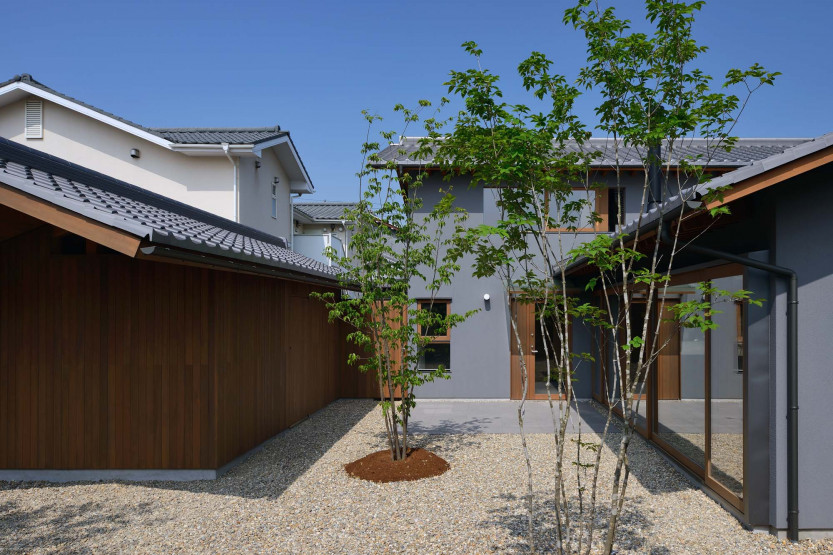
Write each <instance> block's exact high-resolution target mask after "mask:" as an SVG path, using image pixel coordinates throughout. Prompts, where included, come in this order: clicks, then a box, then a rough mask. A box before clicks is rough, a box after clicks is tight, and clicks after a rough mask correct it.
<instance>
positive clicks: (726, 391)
mask: <svg viewBox="0 0 833 555" xmlns="http://www.w3.org/2000/svg"><path fill="white" fill-rule="evenodd" d="M704 282H708V283H710V284H711V285H712V286H713V288H715V289H718V290H724V291H728V292H735V291H738V290H741V289H744V280H743V274H742V268H740V267H739V266H734V265H727V266H720V267H716V268H711V269H708V270H704V271H698V272H696V273H690V274H684V275H678V276H675V277H674V278H673V279H672V281H671V283H670V285H669V287H668V288H667V291H666V292H665V294H664V296H663V297H662V298H661V299H660V301H661V302H656V303H654V306H653V307H652V308H651V310H650V311H646V310H645V307H646V305H645V304H644V303H639V302H634V303H632V304H631V314H630V316H631V325H632V326H636V327H640V326H641V324H642V322H643V321H644V319H645V318H650V320H649V328H650V329H651V330H655V331H656V333H657V338H656V339H657V345H658V346H660V347H661V351H660V353H659V355H658V356H657V357H656V360H655V361H654V363H653V365H652V367H651V371H650V379H649V380H647V381H646V383H644V384H639V390H638V393H640V394H641V395H638V398H639V399H640V402H639V410H638V415H637V417H636V419H635V420H636V422H635V423H636V426H637V429H639V431H640V432H641V433H642V434H643V435H645V436H646V437H648V438H649V439H651V440H653V441H655V442H656V443H657V444H658V445H659V446H660V447H661V448H662V449H663V450H665V451H666V452H667V453H668V454H670V455H671V456H672V457H673V458H675V459H676V460H677V461H678V462H679V463H680V464H682V465H683V466H685V467H686V468H688V469H689V470H690V471H691V472H692V473H694V474H695V475H697V476H699V477H700V478H702V479H703V481H704V482H705V483H706V485H708V486H709V487H710V488H711V489H713V490H714V491H715V492H717V493H718V494H720V495H721V496H722V497H723V498H724V499H726V500H727V501H728V502H729V503H730V504H732V505H733V506H735V507H736V508H737V509H739V510H741V511H743V510H744V507H743V497H744V479H743V474H744V472H743V461H744V429H745V428H744V397H745V391H746V384H745V381H744V368H745V349H746V344H745V339H744V336H745V324H744V305H743V304H742V303H740V302H736V301H735V300H733V299H732V298H731V297H727V296H723V295H705V294H704V293H703V290H702V288H701V287H700V286H699V284H701V283H704ZM690 301H697V302H703V301H704V302H706V303H708V305H707V307H706V308H705V309H704V310H707V311H708V312H709V313H710V315H711V318H712V320H713V321H714V323H715V324H717V326H716V327H715V328H713V329H709V330H706V331H703V330H701V329H700V328H699V327H686V326H681V325H680V323H679V322H678V321H676V320H675V319H674V318H673V317H672V316H673V311H672V308H673V307H674V305H676V304H678V303H687V302H690ZM648 312H650V315H649V314H648ZM700 315H703V313H702V312H701V313H700ZM640 329H641V327H640ZM618 335H619V337H617V338H616V339H617V342H618V346H616V347H615V348H610V347H608V346H606V345H605V342H604V341H603V342H602V346H601V348H602V350H603V351H606V355H607V356H603V357H602V359H603V361H604V364H601V365H600V369H599V371H598V373H597V374H596V375H597V376H604V377H605V378H606V382H605V383H602V384H600V387H599V388H598V392H599V393H600V394H602V395H604V397H605V399H606V400H608V401H609V402H612V403H615V404H616V406H617V412H619V413H620V414H621V409H620V408H619V406H620V403H619V395H618V392H616V391H611V390H609V389H608V388H609V387H610V386H612V385H613V384H614V383H616V384H618V383H619V380H616V379H615V378H616V377H617V376H616V375H615V371H614V370H613V367H614V366H616V367H624V364H622V365H621V366H620V365H615V364H613V362H614V358H613V357H616V356H618V357H620V358H619V361H621V362H624V356H625V355H624V353H623V351H622V349H621V345H622V344H624V339H623V337H622V334H621V332H620V333H619V334H618ZM611 339H612V337H611ZM648 339H649V340H650V339H651V338H650V337H649V338H648Z"/></svg>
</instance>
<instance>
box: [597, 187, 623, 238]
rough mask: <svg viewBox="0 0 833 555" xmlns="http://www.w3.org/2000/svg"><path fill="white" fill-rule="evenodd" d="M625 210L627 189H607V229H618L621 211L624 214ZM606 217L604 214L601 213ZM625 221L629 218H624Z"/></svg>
mask: <svg viewBox="0 0 833 555" xmlns="http://www.w3.org/2000/svg"><path fill="white" fill-rule="evenodd" d="M624 210H625V189H622V188H618V189H608V190H607V218H606V219H607V231H616V225H617V224H618V223H619V215H620V213H622V214H624ZM600 216H602V218H603V219H604V215H602V214H600ZM623 223H625V224H626V223H627V220H625V219H623Z"/></svg>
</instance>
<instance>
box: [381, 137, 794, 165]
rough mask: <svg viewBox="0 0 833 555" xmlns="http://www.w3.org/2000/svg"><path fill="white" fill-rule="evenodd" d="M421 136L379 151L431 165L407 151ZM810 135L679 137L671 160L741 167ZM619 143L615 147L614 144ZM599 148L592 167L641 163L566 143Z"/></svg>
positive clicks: (610, 148) (627, 154) (620, 153)
mask: <svg viewBox="0 0 833 555" xmlns="http://www.w3.org/2000/svg"><path fill="white" fill-rule="evenodd" d="M422 139H423V138H421V137H402V139H401V140H400V142H399V143H398V144H392V145H389V146H387V147H386V148H384V149H383V150H382V151H381V152H379V156H380V157H381V158H382V160H384V161H390V160H395V161H397V162H398V163H400V164H401V165H403V166H421V165H430V164H431V163H432V162H433V157H431V158H429V159H425V160H414V159H411V158H410V155H411V154H412V153H414V152H415V151H416V150H417V149H418V148H419V146H420V144H419V143H420V141H421V140H422ZM809 140H810V139H809V138H798V139H789V138H784V139H739V140H738V141H737V143H736V144H735V146H734V148H733V149H732V150H731V151H730V152H726V151H725V150H723V149H721V148H717V144H716V143H715V142H714V141H710V140H707V139H682V140H680V141H679V143H678V144H677V145H676V147H675V148H676V152H674V153H673V155H672V156H671V160H670V162H671V164H672V165H676V164H679V163H680V161H681V160H683V159H685V160H688V161H689V162H692V163H699V164H707V165H709V166H712V167H732V168H734V167H740V166H746V165H747V164H751V163H753V162H756V161H758V160H762V159H764V158H768V157H770V156H774V155H776V154H780V153H782V152H784V151H785V150H786V149H788V148H791V147H794V146H796V145H799V144H801V143H805V142H807V141H809ZM617 146H618V148H617ZM579 150H583V151H584V152H596V151H599V152H601V156H600V157H598V158H597V159H596V161H595V162H594V163H593V166H594V167H597V168H605V167H611V166H614V165H615V162H616V160H618V161H619V166H626V167H634V166H637V167H641V166H642V160H643V159H644V153H641V152H640V151H639V150H638V149H636V148H633V147H626V146H623V145H622V143H621V142H619V143H618V144H617V141H614V140H613V139H604V138H592V139H590V140H589V141H588V142H587V143H585V144H584V145H583V146H581V147H580V146H579V145H577V144H571V145H568V146H567V147H566V151H567V152H578V151H579Z"/></svg>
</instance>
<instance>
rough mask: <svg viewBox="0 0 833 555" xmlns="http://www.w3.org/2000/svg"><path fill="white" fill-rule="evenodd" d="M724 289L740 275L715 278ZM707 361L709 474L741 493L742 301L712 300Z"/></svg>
mask: <svg viewBox="0 0 833 555" xmlns="http://www.w3.org/2000/svg"><path fill="white" fill-rule="evenodd" d="M713 285H714V287H715V288H717V289H722V290H725V291H738V290H740V289H742V288H743V279H742V277H741V276H732V277H727V278H722V279H715V280H714V281H713ZM712 306H713V308H714V316H713V318H714V321H715V323H716V324H717V328H715V329H713V330H711V339H710V344H709V347H710V348H709V351H710V363H711V368H710V369H711V380H710V381H711V457H710V461H711V477H712V478H714V479H715V480H717V481H718V482H720V483H721V484H722V485H724V486H725V487H726V488H727V489H728V490H729V491H731V492H732V493H734V494H735V495H737V496H738V497H742V496H743V325H742V321H743V304H742V303H737V302H735V301H733V300H731V299H715V300H714V301H713V303H712Z"/></svg>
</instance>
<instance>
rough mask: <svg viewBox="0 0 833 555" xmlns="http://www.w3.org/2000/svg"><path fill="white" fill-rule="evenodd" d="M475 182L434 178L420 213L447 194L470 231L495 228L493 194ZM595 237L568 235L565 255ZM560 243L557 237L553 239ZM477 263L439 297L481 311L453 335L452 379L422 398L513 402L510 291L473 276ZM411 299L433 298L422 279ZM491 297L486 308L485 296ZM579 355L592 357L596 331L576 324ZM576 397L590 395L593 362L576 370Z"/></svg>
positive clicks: (423, 192) (455, 307)
mask: <svg viewBox="0 0 833 555" xmlns="http://www.w3.org/2000/svg"><path fill="white" fill-rule="evenodd" d="M469 183H470V179H469V178H466V177H457V178H454V179H452V180H451V181H444V180H442V179H441V178H440V177H439V176H436V177H435V176H433V175H432V176H431V177H429V178H428V179H427V180H426V182H425V184H424V185H423V186H422V188H421V189H419V195H420V197H421V198H422V199H423V207H422V208H421V209H420V212H421V213H427V212H429V211H430V210H431V207H432V206H433V205H434V204H435V203H436V202H437V201H438V200H439V199H440V198H441V196H442V193H441V192H440V190H441V189H442V190H443V191H449V190H450V191H451V192H452V194H454V196H455V205H456V206H459V207H462V208H464V209H465V210H467V211H468V213H469V217H468V220H467V222H466V225H467V226H471V227H475V226H478V225H480V224H482V223H487V224H490V225H494V224H495V223H496V222H497V220H498V219H499V215H498V212H497V209H496V207H495V197H494V192H495V191H494V189H488V188H483V187H480V186H478V187H470V186H469ZM593 236H594V234H592V233H583V234H579V236H578V237H579V238H578V239H577V238H576V237H573V236H570V235H568V234H565V235H563V239H564V243H563V245H562V248H563V249H564V252H566V251H567V250H569V249H570V248H572V246H573V244H575V242H576V241H580V240H583V239H584V238H587V239H589V238H592V237H593ZM552 240H553V241H555V240H556V239H555V236H553V239H552ZM473 263H474V258H473V257H471V256H468V257H466V258H464V259H463V260H462V261H461V263H460V266H461V270H460V271H459V272H458V273H457V275H456V276H455V278H454V279H453V281H452V283H451V284H450V285H447V286H444V287H443V288H442V289H441V290H440V291H439V292H438V293H437V295H436V297H437V298H438V299H450V300H451V310H452V311H453V312H455V313H458V314H459V313H463V312H466V311H469V310H478V312H477V313H476V314H475V315H474V316H472V317H471V318H470V319H469V320H467V321H466V322H464V323H463V324H461V325H460V326H458V327H456V328H454V329H453V330H452V331H451V369H450V370H451V371H450V374H451V379H450V380H438V381H436V382H434V383H430V384H425V385H424V386H422V387H421V388H420V390H419V391H418V392H417V395H418V396H420V397H422V398H494V399H508V398H509V372H510V358H509V357H510V355H509V345H510V342H509V338H510V322H509V312H508V305H507V296H506V291H505V290H504V287H503V284H502V282H501V280H500V279H499V278H497V277H495V278H482V279H477V278H474V277H473V276H472V266H473ZM411 285H412V290H411V292H412V296H413V297H415V298H423V297H428V296H429V295H430V294H429V292H428V291H427V290H426V289H425V287H424V284H423V283H421V281H420V280H414V282H412V284H411ZM484 294H488V295H489V296H490V301H489V302H488V303H486V302H485V301H484V300H483V295H484ZM572 345H573V351H574V352H584V351H588V352H592V350H593V348H594V346H593V336H592V331H591V330H589V329H588V328H586V327H585V326H584V325H583V324H581V323H580V322H577V323H574V326H573V339H572ZM576 378H577V379H576V382H575V387H576V394H577V395H578V396H579V397H580V398H589V397H590V395H591V383H592V368H591V367H590V365H589V364H588V363H582V364H579V365H577V368H576Z"/></svg>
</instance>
